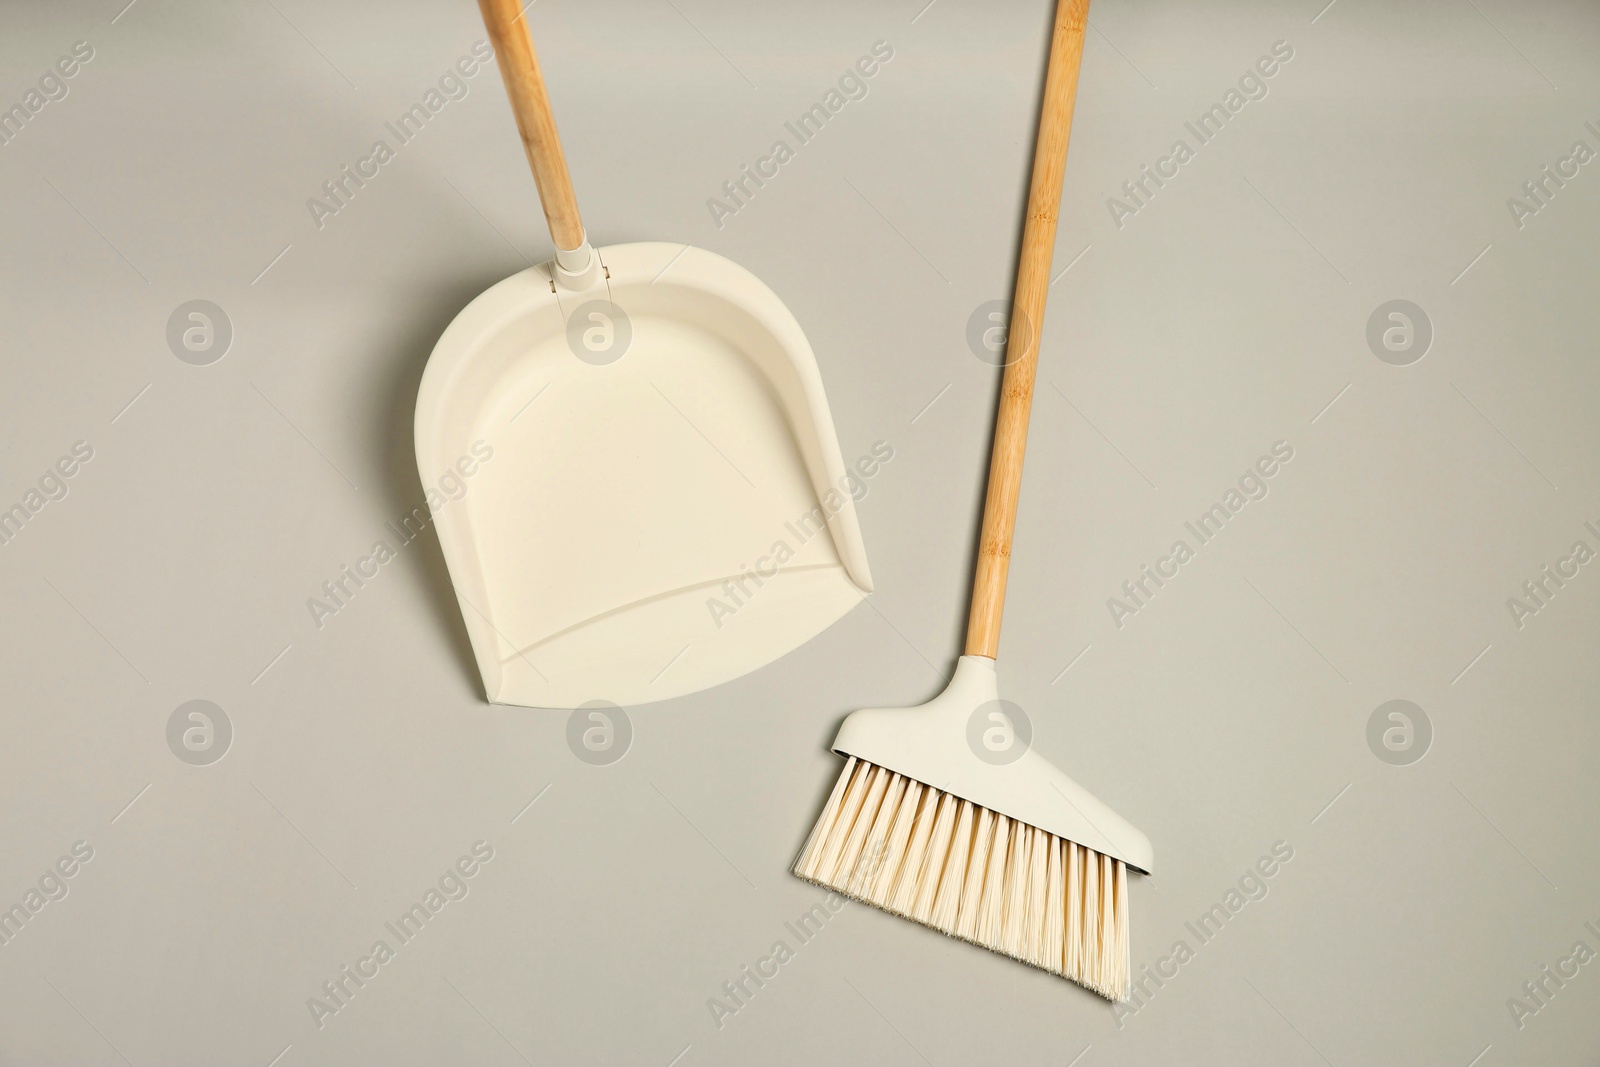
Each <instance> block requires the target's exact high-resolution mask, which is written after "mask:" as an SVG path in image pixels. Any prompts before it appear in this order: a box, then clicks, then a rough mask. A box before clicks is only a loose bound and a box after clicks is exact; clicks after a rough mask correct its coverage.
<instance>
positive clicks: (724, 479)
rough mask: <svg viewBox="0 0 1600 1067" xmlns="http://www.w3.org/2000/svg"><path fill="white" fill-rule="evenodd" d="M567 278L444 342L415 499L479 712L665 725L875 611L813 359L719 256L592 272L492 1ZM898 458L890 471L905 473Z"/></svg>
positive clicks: (851, 490) (513, 27)
mask: <svg viewBox="0 0 1600 1067" xmlns="http://www.w3.org/2000/svg"><path fill="white" fill-rule="evenodd" d="M480 6H481V7H482V9H483V14H484V21H485V24H486V25H487V26H488V28H489V32H490V37H491V39H492V41H493V43H494V45H495V48H496V52H497V55H498V59H499V63H500V66H501V71H502V74H503V76H504V78H505V81H506V87H507V91H508V94H509V95H510V97H511V101H512V110H513V112H514V113H515V115H516V118H517V125H518V128H519V130H520V131H521V133H522V137H523V143H524V145H525V147H526V148H527V153H528V158H529V162H530V164H531V165H532V167H533V171H534V176H535V179H536V181H537V182H538V185H539V192H540V200H541V202H542V204H543V206H544V211H545V216H546V219H547V221H548V222H549V224H550V233H551V237H552V238H553V239H554V242H555V247H556V254H555V258H554V260H552V261H551V262H548V263H543V264H540V265H537V266H534V267H531V268H529V269H527V270H524V271H522V272H520V273H518V274H515V275H513V276H512V277H510V278H507V279H505V280H504V281H502V282H500V283H498V284H497V285H494V286H492V287H491V288H490V289H488V290H487V291H486V292H484V293H483V294H482V295H480V296H479V297H477V299H475V300H473V301H472V303H471V304H469V305H468V306H467V307H466V308H465V309H464V310H463V311H462V312H461V313H460V314H459V315H458V316H457V317H456V318H455V320H454V321H453V322H451V324H450V326H449V327H448V328H447V329H446V330H445V332H444V334H443V336H441V337H440V339H439V342H438V344H437V345H436V346H435V347H434V350H433V354H432V355H431V356H430V358H429V360H428V365H427V368H426V370H425V371H424V373H423V377H422V383H421V387H420V390H419V393H418V397H417V411H416V447H417V466H418V471H419V473H420V475H421V478H422V483H423V485H424V486H429V487H432V486H436V485H440V484H441V482H446V483H447V484H450V485H460V486H462V487H463V492H461V493H460V495H459V499H448V498H444V503H443V504H442V505H440V506H438V507H437V508H436V510H435V512H434V515H433V520H434V524H435V527H436V529H437V532H438V536H439V543H440V547H441V548H442V550H443V552H444V557H445V561H446V564H447V565H448V567H449V570H450V580H451V583H452V584H453V586H454V588H455V592H456V596H457V599H458V600H459V602H460V605H461V612H462V617H463V619H464V620H465V622H466V628H467V633H468V635H469V637H470V639H471V642H472V649H473V654H474V656H475V658H476V660H477V664H478V669H479V672H480V674H481V676H482V679H483V685H484V690H485V693H486V695H487V696H488V698H489V700H491V701H493V702H495V703H501V704H517V705H524V706H529V707H543V708H575V707H578V706H579V705H581V704H584V703H587V702H589V701H593V700H605V701H610V702H613V703H617V704H621V705H624V706H629V705H634V704H642V703H648V702H651V701H656V700H664V699H668V698H671V697H675V696H681V695H683V694H686V693H692V692H696V691H698V690H701V689H705V688H707V687H709V686H713V685H717V684H719V683H721V682H724V681H728V680H730V679H732V678H736V677H738V676H740V675H743V674H745V673H747V672H749V671H751V670H754V669H756V668H758V667H761V666H763V665H765V664H767V663H770V662H771V661H772V660H774V659H777V658H778V657H779V656H782V655H783V654H785V653H787V652H789V651H791V650H792V649H794V648H796V647H798V646H799V645H801V644H803V643H804V642H805V641H807V640H809V639H810V638H811V637H813V636H815V635H816V634H817V633H819V632H820V631H822V630H823V629H825V628H826V627H827V626H829V625H830V624H831V623H833V622H834V621H835V620H837V619H838V618H839V617H840V616H842V615H844V614H845V613H846V612H848V611H849V610H850V609H851V608H853V607H854V606H855V605H856V604H857V603H859V602H860V600H861V599H862V597H863V596H865V595H866V594H867V593H868V592H870V591H871V589H872V578H871V574H870V572H869V570H868V567H867V558H866V550H865V548H864V547H863V545H862V541H861V532H860V527H859V524H858V521H857V517H856V511H855V499H854V498H855V497H856V496H859V495H861V494H862V493H863V492H864V488H865V484H866V483H865V481H864V477H865V476H867V474H868V473H869V472H872V471H875V470H876V467H877V465H878V463H880V462H882V461H883V460H884V459H885V458H886V456H885V455H883V454H878V455H872V454H870V453H869V454H868V455H866V456H863V457H861V459H860V460H857V461H855V462H854V463H852V465H851V466H850V467H847V466H846V465H845V462H844V459H843V456H842V455H841V453H840V450H839V444H838V440H837V438H836V436H835V433H834V428H833V418H832V415H831V414H830V413H829V410H828V401H827V397H826V396H825V395H824V392H823V387H822V378H821V374H820V372H819V371H818V368H817V362H816V357H815V355H814V354H813V353H812V351H811V347H810V345H809V344H808V343H807V341H806V338H805V334H804V332H803V331H802V330H801V328H800V325H799V323H798V322H796V321H795V318H794V316H793V315H792V314H790V312H789V310H788V309H787V308H786V307H785V306H784V304H783V302H782V301H781V300H780V299H779V298H778V296H777V295H776V294H775V293H773V291H772V290H771V289H769V288H768V287H767V286H766V285H764V284H762V282H761V281H760V280H759V279H757V278H756V277H755V276H754V275H753V274H751V273H750V272H749V271H747V270H745V269H744V268H742V267H740V266H738V265H737V264H735V263H733V262H731V261H729V260H727V259H725V258H723V257H722V256H719V255H716V254H715V253H712V252H708V251H706V250H704V249H700V248H695V247H691V246H686V245H683V244H677V243H658V242H645V243H636V244H620V245H610V246H606V247H603V248H593V247H592V246H591V245H590V244H589V242H588V240H587V238H586V236H585V233H584V230H583V226H582V224H581V222H580V221H579V216H578V212H577V203H576V199H575V197H574V195H573V191H572V185H571V180H570V178H569V176H568V174H567V170H566V163H565V159H564V157H563V155H562V152H561V146H560V142H559V140H558V139H557V137H556V131H555V124H554V120H553V118H552V116H551V112H550V106H549V101H548V98H547V97H546V95H545V92H544V85H543V81H542V78H541V75H540V72H539V68H538V63H537V60H536V58H535V54H534V52H533V46H532V42H531V41H530V39H529V37H528V33H527V30H526V28H525V26H524V25H523V20H522V17H521V13H520V11H519V9H518V6H517V4H516V3H515V0H480ZM891 454H892V453H891Z"/></svg>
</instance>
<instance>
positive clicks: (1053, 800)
mask: <svg viewBox="0 0 1600 1067" xmlns="http://www.w3.org/2000/svg"><path fill="white" fill-rule="evenodd" d="M999 701H1000V693H999V684H998V680H997V676H996V673H995V661H994V660H992V659H988V658H987V657H984V656H962V657H961V659H960V661H959V662H958V663H957V665H956V673H955V677H954V678H952V679H951V680H950V684H949V685H948V686H946V687H945V691H944V692H943V693H940V694H939V695H938V696H937V697H935V698H934V699H932V700H930V701H928V703H926V704H921V705H919V706H917V707H914V708H865V709H863V710H861V711H857V712H854V713H852V714H851V715H850V716H849V717H848V718H846V719H845V721H844V725H843V726H841V727H840V728H839V733H838V736H837V737H835V738H834V740H833V750H834V751H835V752H837V753H839V754H840V755H841V756H854V757H856V759H858V760H861V761H863V762H866V763H872V764H875V765H877V766H879V767H884V768H887V769H888V770H890V771H893V772H896V773H898V774H900V775H902V776H904V777H906V778H909V779H912V780H913V781H917V782H921V783H922V784H923V785H925V786H929V787H932V788H933V789H937V790H939V791H941V792H944V793H950V794H953V795H955V796H957V797H960V798H961V799H963V800H968V801H971V802H972V803H973V804H975V805H980V806H981V807H984V808H987V809H989V810H990V811H993V812H997V813H999V814H1001V815H1005V816H1007V817H1008V818H1010V819H1013V820H1015V821H1017V822H1021V823H1026V824H1028V825H1030V826H1035V827H1038V828H1039V829H1041V830H1044V831H1046V832H1047V833H1051V834H1054V835H1056V836H1057V837H1061V838H1065V839H1066V840H1068V841H1073V842H1076V843H1077V844H1079V845H1082V846H1084V847H1086V848H1091V849H1093V850H1095V851H1096V852H1099V853H1101V854H1102V855H1106V856H1110V857H1111V858H1112V859H1114V860H1121V861H1122V862H1124V863H1126V864H1127V865H1128V867H1129V869H1130V870H1134V871H1137V872H1139V873H1141V874H1149V873H1150V872H1151V870H1152V868H1153V866H1154V863H1155V860H1154V856H1153V853H1152V851H1151V848H1150V839H1149V838H1148V837H1146V836H1145V835H1144V834H1142V833H1140V832H1139V831H1138V830H1137V829H1135V828H1134V827H1133V825H1132V824H1131V823H1129V822H1128V821H1127V820H1126V819H1124V818H1123V817H1122V816H1120V815H1118V814H1117V813H1116V812H1114V811H1112V810H1111V809H1110V808H1109V807H1107V806H1106V805H1105V804H1104V803H1102V802H1101V801H1100V800H1099V799H1098V798H1096V797H1095V796H1094V795H1093V794H1091V793H1090V792H1089V791H1088V790H1087V789H1084V788H1083V787H1082V786H1081V785H1079V784H1078V783H1077V782H1074V781H1073V780H1072V779H1071V778H1069V777H1067V776H1066V775H1065V774H1063V773H1062V772H1061V771H1060V770H1059V769H1057V768H1056V767H1055V766H1054V765H1053V764H1051V763H1050V762H1049V761H1048V760H1046V759H1045V758H1044V757H1043V756H1041V755H1039V753H1038V752H1037V751H1035V750H1034V749H1033V748H1032V747H1028V748H1026V749H1025V750H1024V751H1023V752H1022V754H1021V755H1020V756H1017V757H1015V758H1014V759H1011V760H1010V761H1009V762H1005V761H1004V760H1005V759H1006V757H1005V756H1000V757H999V758H997V759H996V760H995V761H994V762H991V761H990V760H988V759H985V758H982V757H980V756H979V754H978V752H979V750H980V748H981V743H980V745H974V744H972V743H971V738H972V734H971V732H970V728H971V726H972V723H973V720H974V717H976V718H977V721H978V723H979V724H980V728H981V729H980V736H981V731H982V730H987V729H988V728H989V726H990V725H991V724H997V721H996V720H993V719H992V718H991V716H993V715H995V714H1000V715H1004V714H1005V712H1004V710H1003V709H1002V705H1001V704H1000V702H999ZM998 725H1000V726H1001V727H1002V728H1005V727H1008V726H1009V725H1010V724H1009V723H1007V724H998Z"/></svg>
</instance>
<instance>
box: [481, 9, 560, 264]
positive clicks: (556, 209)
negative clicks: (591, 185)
mask: <svg viewBox="0 0 1600 1067" xmlns="http://www.w3.org/2000/svg"><path fill="white" fill-rule="evenodd" d="M478 7H479V8H480V9H481V10H482V11H483V24H484V26H485V27H487V28H488V30H489V41H490V43H491V44H493V45H494V52H495V56H496V57H497V59H498V61H499V64H500V76H501V77H502V78H504V79H505V83H506V95H507V96H509V97H510V98H511V111H512V113H513V114H515V115H516V117H517V130H518V132H520V133H521V134H522V147H523V148H524V149H526V150H527V153H528V165H529V166H530V167H532V168H533V181H534V184H535V185H537V186H538V187H539V202H540V203H541V204H542V205H544V218H545V221H546V222H547V223H549V225H550V237H551V239H552V240H554V241H555V243H556V247H557V248H559V249H562V250H565V251H570V250H572V249H575V248H578V247H579V246H581V245H582V244H583V223H582V221H580V219H579V218H578V198H577V196H576V195H574V194H573V192H572V176H571V175H570V174H568V173H567V157H566V155H565V154H563V153H562V151H561V138H560V137H559V136H558V135H557V134H556V117H555V115H554V114H552V113H551V111H550V97H549V95H548V94H547V93H546V92H545V91H544V76H543V75H542V74H540V73H539V57H538V56H537V55H536V54H535V53H534V51H533V39H532V38H531V37H529V36H528V26H527V19H526V18H524V17H523V14H522V6H521V4H520V3H518V0H478Z"/></svg>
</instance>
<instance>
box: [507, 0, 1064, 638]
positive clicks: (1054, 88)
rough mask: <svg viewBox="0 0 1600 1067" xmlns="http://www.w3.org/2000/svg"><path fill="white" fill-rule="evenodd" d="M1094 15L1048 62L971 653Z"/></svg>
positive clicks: (1060, 32) (1022, 428)
mask: <svg viewBox="0 0 1600 1067" xmlns="http://www.w3.org/2000/svg"><path fill="white" fill-rule="evenodd" d="M487 2H488V0H485V3H487ZM1088 21H1089V0H1058V2H1057V4H1056V22H1055V31H1054V34H1053V36H1052V37H1051V41H1050V66H1049V69H1048V71H1047V72H1046V74H1045V80H1044V105H1043V107H1042V108H1041V109H1040V112H1039V136H1038V140H1037V142H1036V143H1035V145H1034V149H1033V181H1032V183H1031V184H1030V186H1029V188H1028V221H1027V223H1026V224H1025V225H1024V227H1023V230H1022V256H1021V259H1020V260H1019V261H1018V263H1017V290H1016V295H1015V296H1014V297H1013V298H1012V302H1011V324H1010V328H1009V330H1008V331H1007V338H1006V369H1005V377H1004V378H1003V379H1002V381H1001V384H1000V413H999V416H998V418H997V419H996V420H995V427H994V449H993V452H992V453H991V455H990V459H989V491H988V495H987V496H986V497H985V499H984V504H983V533H982V535H981V536H980V538H979V542H978V570H977V574H976V576H975V577H974V578H973V582H972V610H971V612H970V613H969V614H968V616H967V649H966V651H967V655H969V656H988V657H989V658H990V659H993V658H994V657H995V654H996V653H998V652H999V650H1000V617H1001V614H1002V613H1003V611H1004V609H1005V599H1006V573H1007V571H1008V570H1009V569H1010V566H1011V535H1012V533H1013V532H1014V531H1015V529H1016V524H1017V494H1018V493H1019V492H1020V491H1021V489H1022V456H1023V453H1024V452H1025V451H1026V450H1027V447H1028V414H1029V409H1030V408H1031V407H1032V405H1033V379H1034V373H1035V371H1036V370H1037V369H1038V357H1039V337H1040V335H1041V327H1042V326H1043V324H1044V305H1045V296H1046V294H1047V293H1048V290H1049V286H1050V258H1051V255H1052V253H1053V252H1054V251H1055V244H1056V216H1057V214H1058V212H1059V210H1060V207H1061V178H1062V175H1063V173H1064V172H1065V171H1066V167H1067V138H1068V136H1069V135H1070V134H1071V132H1072V105H1073V102H1074V101H1075V100H1076V99H1077V95H1078V67H1079V64H1080V62H1081V61H1082V59H1083V34H1084V29H1085V27H1086V26H1087V25H1088Z"/></svg>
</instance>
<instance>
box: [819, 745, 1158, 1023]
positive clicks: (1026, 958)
mask: <svg viewBox="0 0 1600 1067" xmlns="http://www.w3.org/2000/svg"><path fill="white" fill-rule="evenodd" d="M794 873H795V874H797V875H799V876H800V877H801V878H804V879H805V880H806V881H808V882H814V883H816V884H817V885H820V886H824V887H826V888H828V889H832V890H836V891H837V892H840V893H843V894H845V895H846V896H848V897H851V898H853V899H855V900H860V901H864V902H865V903H868V904H872V905H874V906H875V907H879V908H882V909H884V910H885V911H888V912H891V913H893V914H895V915H900V916H902V917H904V918H907V919H913V920H915V921H917V922H920V923H922V924H924V925H926V926H931V927H933V928H934V929H935V930H941V931H943V932H944V933H947V934H949V935H951V936H952V937H959V938H961V939H962V940H963V941H970V942H971V943H973V944H974V945H979V946H981V947H983V948H987V949H993V950H994V951H995V952H999V953H1002V954H1003V955H1006V956H1010V957H1012V958H1013V959H1016V960H1020V961H1022V962H1023V963H1027V964H1031V965H1033V966H1035V967H1039V968H1041V969H1043V970H1046V971H1049V972H1050V973H1052V974H1059V975H1061V976H1062V977H1064V978H1070V979H1072V980H1073V981H1074V982H1078V983H1080V984H1081V985H1084V986H1086V987H1088V988H1089V989H1092V990H1094V991H1095V992H1096V993H1099V994H1100V995H1101V996H1103V997H1106V998H1107V999H1110V1000H1114V1001H1121V1000H1127V999H1128V993H1129V983H1130V981H1131V969H1130V965H1129V943H1128V876H1127V869H1126V867H1125V865H1124V864H1123V862H1122V861H1121V860H1116V859H1112V858H1111V857H1110V856H1106V855H1103V854H1102V853H1099V852H1096V851H1095V850H1094V849H1091V848H1086V847H1084V846H1083V845H1080V844H1077V843H1076V842H1073V841H1068V840H1066V839H1065V838H1060V837H1057V836H1055V835H1054V834H1051V833H1048V832H1047V831H1045V830H1041V829H1040V828H1038V827H1037V826H1030V825H1028V824H1027V823H1024V822H1018V821H1017V820H1015V819H1008V818H1007V817H1006V816H1004V815H1001V814H999V813H998V812H994V811H990V810H989V809H988V808H984V807H981V806H979V805H977V804H973V803H972V802H971V801H967V800H962V799H961V798H960V797H957V796H954V795H952V794H950V793H942V792H940V791H939V790H937V789H934V788H933V787H931V786H928V785H925V784H923V783H922V782H918V781H916V780H914V779H911V778H906V777H904V776H903V775H900V774H896V773H894V772H893V771H890V770H887V769H886V768H883V767H878V766H876V765H874V764H871V763H867V762H866V761H865V760H858V759H856V758H855V757H854V756H852V757H850V759H849V760H848V762H846V764H845V768H844V772H843V773H842V774H840V776H839V781H838V783H837V784H835V785H834V787H833V793H832V795H830V796H829V797H828V803H827V805H826V806H825V807H824V808H823V809H822V816H821V818H819V819H818V820H817V825H816V826H815V827H814V828H813V829H812V831H811V836H810V837H809V838H808V839H807V840H806V845H805V848H804V849H802V850H801V852H800V858H799V859H797V860H796V861H795V865H794Z"/></svg>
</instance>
